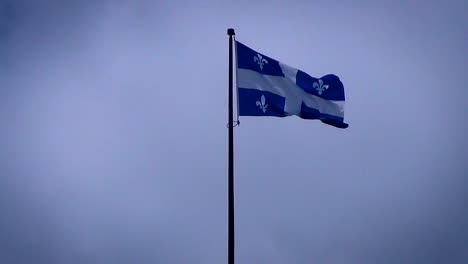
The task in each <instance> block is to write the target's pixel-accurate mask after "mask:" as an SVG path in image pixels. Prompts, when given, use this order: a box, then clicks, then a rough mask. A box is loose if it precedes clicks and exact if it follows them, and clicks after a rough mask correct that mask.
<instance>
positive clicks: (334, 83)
mask: <svg viewBox="0 0 468 264" xmlns="http://www.w3.org/2000/svg"><path fill="white" fill-rule="evenodd" d="M236 54H237V89H238V102H239V115H241V116H277V117H285V116H291V115H295V116H299V117H300V118H303V119H319V120H321V121H322V122H323V123H325V124H328V125H332V126H335V127H338V128H347V127H348V124H346V123H344V104H345V94H344V87H343V83H341V81H340V79H339V78H338V76H336V75H333V74H328V75H325V76H323V77H321V78H314V77H312V76H310V75H308V74H307V73H305V72H303V71H301V70H298V69H294V68H292V67H290V66H288V65H286V64H283V63H281V62H279V61H277V60H274V59H272V58H270V57H268V56H265V55H264V54H261V53H259V52H256V51H255V50H253V49H251V48H249V47H247V46H245V45H244V44H242V43H240V42H238V41H236Z"/></svg>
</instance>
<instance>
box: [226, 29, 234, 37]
mask: <svg viewBox="0 0 468 264" xmlns="http://www.w3.org/2000/svg"><path fill="white" fill-rule="evenodd" d="M227 34H228V35H229V36H233V35H235V34H236V33H234V29H233V28H228V30H227Z"/></svg>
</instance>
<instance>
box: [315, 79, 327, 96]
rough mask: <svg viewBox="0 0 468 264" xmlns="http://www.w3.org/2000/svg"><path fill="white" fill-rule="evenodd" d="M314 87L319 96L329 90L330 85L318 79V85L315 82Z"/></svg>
mask: <svg viewBox="0 0 468 264" xmlns="http://www.w3.org/2000/svg"><path fill="white" fill-rule="evenodd" d="M312 86H313V87H314V88H315V90H317V92H318V94H319V95H322V93H323V91H325V90H326V89H328V84H325V85H324V84H323V81H322V80H321V79H318V83H317V82H314V83H313V84H312Z"/></svg>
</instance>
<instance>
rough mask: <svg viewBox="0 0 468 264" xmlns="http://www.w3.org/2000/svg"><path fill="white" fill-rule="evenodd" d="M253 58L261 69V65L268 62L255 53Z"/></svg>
mask: <svg viewBox="0 0 468 264" xmlns="http://www.w3.org/2000/svg"><path fill="white" fill-rule="evenodd" d="M253 60H254V61H255V62H256V63H257V64H258V66H260V70H263V65H265V63H266V64H268V61H267V60H266V59H265V58H263V57H262V55H260V54H257V56H254V58H253Z"/></svg>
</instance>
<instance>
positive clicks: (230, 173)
mask: <svg viewBox="0 0 468 264" xmlns="http://www.w3.org/2000/svg"><path fill="white" fill-rule="evenodd" d="M227 34H228V36H229V91H228V92H229V98H228V99H229V103H228V107H229V109H228V115H229V117H228V120H229V121H228V122H229V123H228V129H229V132H228V136H229V143H228V145H229V146H228V148H229V150H228V264H234V138H233V135H234V131H233V128H234V122H233V119H232V116H233V92H232V90H233V89H232V83H233V72H232V71H233V69H232V64H233V61H232V57H233V55H232V36H234V35H235V33H234V29H232V28H230V29H228V30H227Z"/></svg>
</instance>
